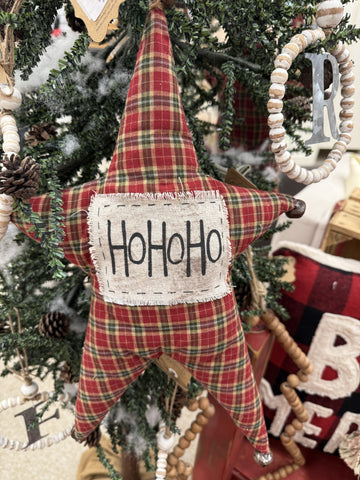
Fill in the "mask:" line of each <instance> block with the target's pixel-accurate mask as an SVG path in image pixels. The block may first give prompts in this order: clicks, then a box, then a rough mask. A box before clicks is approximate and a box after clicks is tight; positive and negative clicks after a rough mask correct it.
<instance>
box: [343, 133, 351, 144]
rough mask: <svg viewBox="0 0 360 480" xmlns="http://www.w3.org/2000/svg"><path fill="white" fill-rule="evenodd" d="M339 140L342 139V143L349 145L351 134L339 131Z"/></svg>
mask: <svg viewBox="0 0 360 480" xmlns="http://www.w3.org/2000/svg"><path fill="white" fill-rule="evenodd" d="M340 140H342V141H343V142H344V143H346V145H349V143H350V142H351V135H350V134H349V133H346V132H341V134H340Z"/></svg>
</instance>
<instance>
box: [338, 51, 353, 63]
mask: <svg viewBox="0 0 360 480" xmlns="http://www.w3.org/2000/svg"><path fill="white" fill-rule="evenodd" d="M336 60H337V62H338V63H339V64H342V63H348V62H349V60H350V52H349V50H348V49H347V48H344V50H343V51H342V52H341V53H339V54H338V55H336Z"/></svg>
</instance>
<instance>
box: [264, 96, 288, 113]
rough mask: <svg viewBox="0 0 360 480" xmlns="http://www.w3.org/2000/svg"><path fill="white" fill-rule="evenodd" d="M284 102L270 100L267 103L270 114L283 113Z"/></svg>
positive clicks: (275, 99)
mask: <svg viewBox="0 0 360 480" xmlns="http://www.w3.org/2000/svg"><path fill="white" fill-rule="evenodd" d="M283 105H284V104H283V101H282V100H279V99H278V98H270V100H269V101H268V103H267V109H268V112H269V113H281V111H282V109H283Z"/></svg>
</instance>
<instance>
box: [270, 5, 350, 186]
mask: <svg viewBox="0 0 360 480" xmlns="http://www.w3.org/2000/svg"><path fill="white" fill-rule="evenodd" d="M343 10H344V8H343V6H342V4H341V1H340V0H328V1H324V2H321V3H320V4H319V5H318V9H317V15H316V22H317V25H318V28H316V29H315V30H304V31H303V32H302V33H300V34H297V35H295V36H293V37H292V38H291V40H290V42H289V43H288V44H287V45H285V46H284V47H283V49H282V50H281V52H280V54H279V55H277V57H276V58H275V61H274V66H275V69H274V70H273V72H272V74H271V82H272V83H271V86H270V88H269V97H270V99H269V101H268V104H267V109H268V112H269V114H270V115H269V117H268V125H269V127H270V131H269V137H270V140H271V141H272V146H271V150H272V152H273V153H274V155H275V161H276V163H277V164H278V166H279V168H280V170H281V171H282V172H283V173H285V174H286V175H287V176H288V177H289V178H290V179H292V180H295V181H296V182H299V183H303V184H305V185H310V184H311V183H317V182H319V181H321V180H322V179H325V178H327V177H328V176H329V175H330V173H331V172H332V171H333V170H334V169H335V168H336V164H337V162H338V161H339V160H341V158H342V156H343V154H344V153H345V151H346V150H347V146H348V144H349V142H350V141H351V135H350V132H351V131H352V129H353V127H354V125H353V122H352V118H353V111H352V108H353V106H354V93H355V87H354V85H353V84H354V82H355V75H354V73H353V63H352V61H351V60H350V53H349V50H348V49H347V48H346V46H345V45H344V44H343V43H342V42H339V43H338V45H337V46H336V47H335V48H334V49H333V50H331V51H330V53H331V54H332V55H333V56H334V57H335V58H336V60H337V62H338V64H339V70H340V74H341V77H340V82H341V85H342V89H341V95H342V100H341V107H342V110H341V112H340V114H339V118H340V125H339V130H340V138H339V140H338V141H337V142H335V144H334V145H333V148H332V150H331V151H330V153H329V154H328V157H327V158H326V160H325V161H324V163H323V164H322V165H321V166H320V167H318V168H316V169H313V170H306V169H305V168H303V167H300V166H299V165H297V164H296V163H295V161H294V160H293V159H292V157H291V154H290V153H289V152H288V150H287V144H286V142H285V135H286V131H285V129H284V128H283V126H282V122H283V117H281V116H280V115H282V113H281V112H282V108H283V102H282V99H283V97H284V95H285V83H286V81H287V79H288V72H287V71H288V70H289V68H290V66H291V64H292V61H293V60H294V59H295V58H296V57H297V55H298V54H299V53H301V52H302V51H304V50H305V48H306V47H308V46H309V45H311V44H313V43H314V42H317V41H318V40H324V39H325V37H326V35H328V34H329V33H330V31H331V29H332V28H335V27H336V26H337V25H338V24H339V22H340V20H341V18H342V15H343Z"/></svg>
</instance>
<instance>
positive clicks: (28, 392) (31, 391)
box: [20, 382, 39, 398]
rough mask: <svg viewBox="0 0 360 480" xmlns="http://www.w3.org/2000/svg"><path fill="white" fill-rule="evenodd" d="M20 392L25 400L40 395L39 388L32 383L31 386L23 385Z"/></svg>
mask: <svg viewBox="0 0 360 480" xmlns="http://www.w3.org/2000/svg"><path fill="white" fill-rule="evenodd" d="M20 390H21V393H22V394H23V395H24V397H25V398H32V397H34V396H35V395H36V394H37V393H38V391H39V386H38V384H37V383H36V382H31V383H30V385H27V384H26V383H23V384H22V385H21V388H20Z"/></svg>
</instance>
